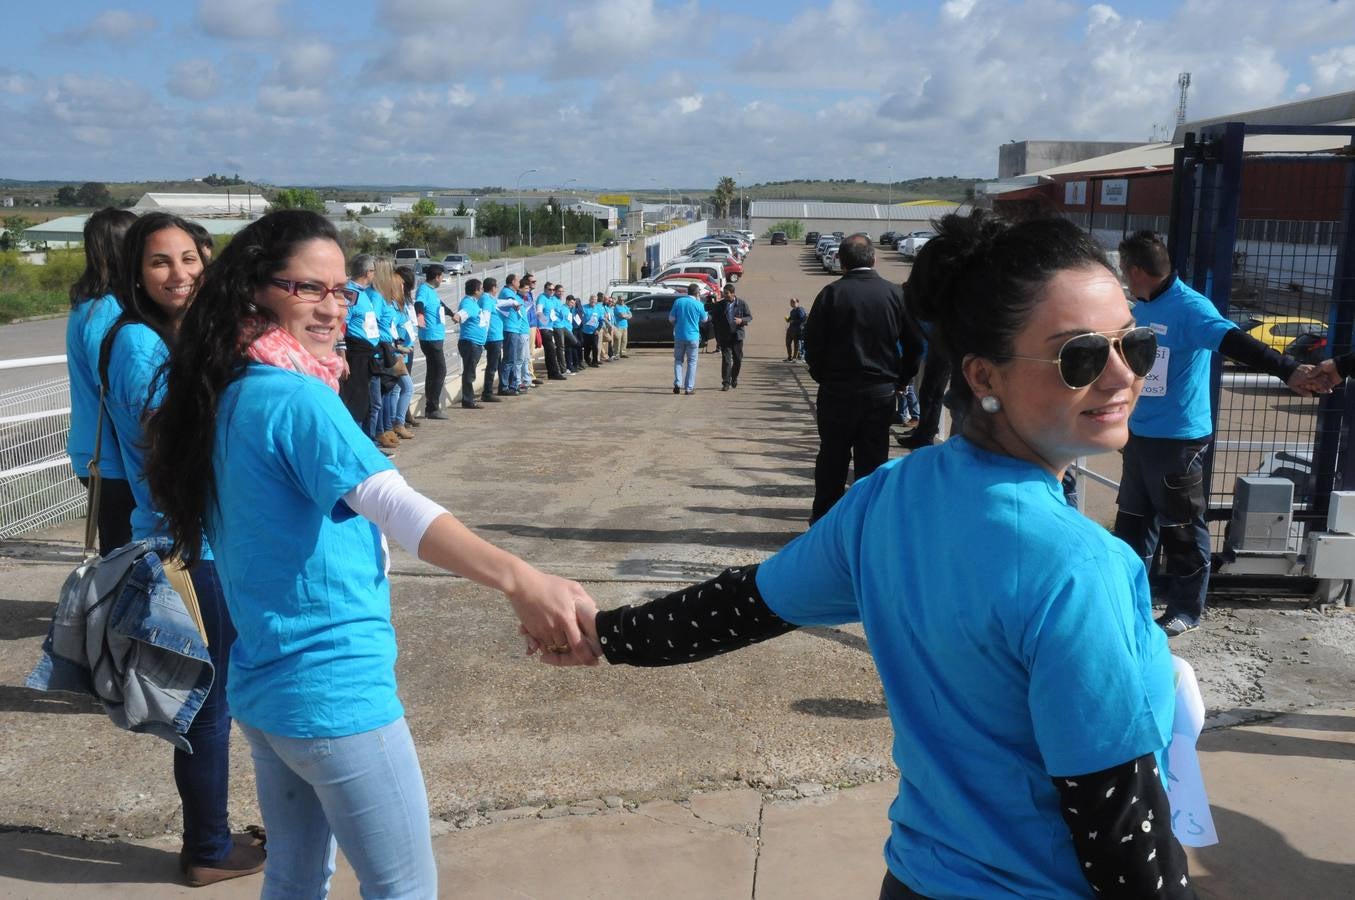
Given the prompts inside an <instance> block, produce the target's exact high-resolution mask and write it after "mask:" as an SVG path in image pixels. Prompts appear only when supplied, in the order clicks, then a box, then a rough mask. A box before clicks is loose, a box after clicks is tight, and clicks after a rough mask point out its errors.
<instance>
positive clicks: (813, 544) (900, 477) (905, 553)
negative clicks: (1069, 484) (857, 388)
mask: <svg viewBox="0 0 1355 900" xmlns="http://www.w3.org/2000/svg"><path fill="white" fill-rule="evenodd" d="M757 583H758V588H759V589H760V590H761V592H762V596H763V598H764V599H765V601H766V602H767V605H768V606H770V607H771V608H772V609H773V610H774V611H775V612H776V613H777V614H778V615H780V616H781V617H782V618H784V619H786V620H788V621H790V622H794V623H797V624H800V625H836V624H840V623H843V622H853V621H860V622H861V623H862V624H863V625H864V627H865V631H866V637H867V639H868V641H869V644H870V651H871V654H872V655H873V656H874V658H875V665H876V668H877V670H878V671H879V675H880V681H881V683H882V684H883V686H884V693H885V699H886V701H887V702H888V706H889V714H890V718H891V719H892V721H893V726H894V746H893V753H894V761H895V763H896V764H897V765H898V768H899V771H900V778H899V793H898V797H897V798H896V799H895V801H894V803H893V804H892V805H891V806H890V810H889V818H890V820H891V822H892V830H891V834H890V837H889V841H888V843H887V844H886V846H885V858H886V862H887V863H888V865H889V869H890V871H892V872H893V873H894V875H895V876H896V877H897V878H899V879H900V880H901V881H903V882H904V883H905V884H907V885H908V886H909V887H911V888H912V889H913V890H915V891H917V892H918V893H921V894H924V895H926V896H929V897H1088V896H1091V894H1090V892H1089V890H1088V887H1087V882H1086V881H1085V880H1084V879H1083V877H1082V874H1081V872H1080V868H1079V863H1078V859H1077V854H1076V852H1075V851H1074V848H1073V842H1072V839H1071V837H1070V836H1069V833H1068V826H1067V825H1066V824H1065V823H1064V820H1063V816H1062V815H1061V814H1060V812H1059V805H1058V802H1059V797H1058V792H1057V790H1056V789H1055V787H1054V784H1053V783H1052V781H1051V780H1050V779H1051V776H1055V775H1080V774H1085V773H1089V772H1097V771H1100V770H1102V769H1106V768H1109V767H1111V766H1114V765H1119V764H1121V763H1124V762H1127V761H1129V760H1131V759H1135V758H1137V757H1139V756H1142V755H1144V754H1146V753H1160V752H1161V751H1162V750H1163V749H1164V748H1165V747H1166V745H1167V743H1168V739H1169V736H1170V732H1171V724H1172V716H1173V713H1174V709H1175V704H1174V696H1175V694H1174V689H1173V673H1172V662H1171V655H1170V653H1169V652H1168V650H1167V640H1166V637H1165V635H1164V634H1163V632H1162V629H1160V628H1158V627H1157V626H1156V625H1155V624H1154V623H1153V618H1152V611H1151V609H1150V606H1149V591H1148V583H1147V578H1146V576H1145V574H1144V569H1143V562H1142V561H1141V560H1139V559H1138V558H1137V557H1135V556H1134V554H1133V552H1132V551H1131V550H1130V549H1129V546H1128V545H1127V544H1125V543H1124V542H1123V541H1120V540H1118V539H1117V538H1115V537H1113V536H1112V535H1111V534H1110V533H1109V532H1108V531H1106V530H1105V529H1104V528H1102V527H1101V526H1099V525H1097V524H1096V523H1094V522H1092V521H1091V520H1090V519H1087V518H1086V517H1084V516H1083V515H1081V514H1080V513H1078V512H1077V510H1075V509H1073V508H1072V507H1070V506H1068V504H1067V503H1066V502H1065V500H1064V498H1063V492H1062V490H1061V488H1060V486H1059V482H1058V481H1057V480H1056V479H1054V478H1053V477H1052V476H1051V475H1049V474H1048V473H1047V472H1045V471H1044V470H1042V469H1040V468H1037V467H1036V466H1034V465H1032V464H1030V463H1027V462H1023V461H1020V460H1017V459H1013V458H1011V457H1007V456H999V455H996V454H993V453H989V452H987V451H984V450H981V449H979V448H977V447H975V446H974V445H973V444H971V443H970V442H968V441H966V440H965V439H964V438H962V437H953V438H951V439H950V440H948V441H947V442H946V443H945V444H943V445H941V446H939V447H936V448H934V449H925V450H920V451H916V452H914V453H912V454H910V455H909V456H908V457H907V458H906V459H903V460H895V461H893V462H891V463H888V464H886V465H884V466H882V467H881V468H879V469H877V470H876V471H875V472H874V473H873V474H872V475H871V476H870V477H868V478H866V479H864V480H862V481H858V482H857V483H856V484H855V485H854V486H853V487H852V488H851V489H850V490H849V491H847V493H846V495H845V496H844V497H843V498H842V499H841V500H839V501H838V503H837V505H835V506H834V507H833V508H832V509H831V510H830V511H829V513H828V514H827V515H826V516H824V517H823V519H821V520H820V521H819V522H818V523H816V524H815V525H814V527H813V528H811V529H810V530H809V531H808V532H806V533H805V534H803V535H801V536H800V537H798V538H796V539H795V540H793V541H791V543H790V544H788V545H786V547H785V548H784V549H782V550H781V552H779V553H778V554H776V555H775V556H774V557H772V558H771V559H769V560H767V561H766V562H765V563H763V564H762V566H761V567H760V568H759V570H758V575H757ZM1162 826H1163V827H1170V823H1166V822H1164V823H1162Z"/></svg>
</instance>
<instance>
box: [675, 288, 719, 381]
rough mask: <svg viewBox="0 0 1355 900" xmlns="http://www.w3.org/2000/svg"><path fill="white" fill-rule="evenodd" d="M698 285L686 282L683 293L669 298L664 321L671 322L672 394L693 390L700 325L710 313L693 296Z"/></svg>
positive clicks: (695, 294) (698, 289)
mask: <svg viewBox="0 0 1355 900" xmlns="http://www.w3.org/2000/svg"><path fill="white" fill-rule="evenodd" d="M700 290H701V289H700V288H698V287H697V286H696V285H695V284H689V285H687V293H686V294H685V295H683V296H680V297H678V298H677V299H676V300H674V301H673V308H672V310H671V311H670V312H669V313H668V321H670V322H672V323H673V393H674V394H676V393H678V391H682V392H684V393H686V394H689V395H690V394H694V393H696V361H697V355H698V353H697V348H698V347H699V346H700V345H701V325H702V323H704V322H709V321H710V314H709V313H707V312H706V307H705V306H704V305H703V304H702V303H701V300H700V299H699V297H698V296H697V295H698V294H699V293H700Z"/></svg>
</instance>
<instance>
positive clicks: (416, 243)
mask: <svg viewBox="0 0 1355 900" xmlns="http://www.w3.org/2000/svg"><path fill="white" fill-rule="evenodd" d="M435 227H436V226H434V225H433V223H431V222H429V221H428V216H421V215H419V214H418V213H414V212H407V213H400V215H398V216H396V217H395V238H396V242H397V243H398V244H399V245H400V246H401V247H425V248H426V247H427V246H428V245H429V244H431V243H433V229H434V228H435Z"/></svg>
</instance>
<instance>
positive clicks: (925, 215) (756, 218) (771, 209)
mask: <svg viewBox="0 0 1355 900" xmlns="http://www.w3.org/2000/svg"><path fill="white" fill-rule="evenodd" d="M749 206H750V210H749V224H748V227H749V228H750V229H751V230H752V231H753V232H754V233H756V234H757V235H759V236H762V235H765V234H766V233H767V232H768V231H770V230H771V227H772V226H773V225H775V224H777V223H779V222H799V223H800V225H801V227H802V228H803V230H804V231H806V232H808V231H820V232H823V233H825V234H828V233H831V232H834V231H843V232H846V233H847V234H856V233H857V232H861V231H864V232H866V233H868V234H870V235H871V236H872V237H876V238H878V237H879V236H880V235H881V234H883V233H884V232H886V231H919V230H921V229H924V228H928V227H930V225H931V221H932V220H933V219H939V218H940V217H941V216H944V215H946V214H948V213H953V212H955V211H957V210H961V209H968V208H969V207H968V206H966V205H964V204H957V203H948V202H945V201H937V200H919V201H914V202H912V203H895V204H893V205H889V204H885V203H826V202H822V201H818V200H754V201H753V202H752V203H751V204H749Z"/></svg>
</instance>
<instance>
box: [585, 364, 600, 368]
mask: <svg viewBox="0 0 1355 900" xmlns="http://www.w3.org/2000/svg"><path fill="white" fill-rule="evenodd" d="M588 365H590V366H592V367H593V368H594V369H601V368H602V363H589V364H588Z"/></svg>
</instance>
